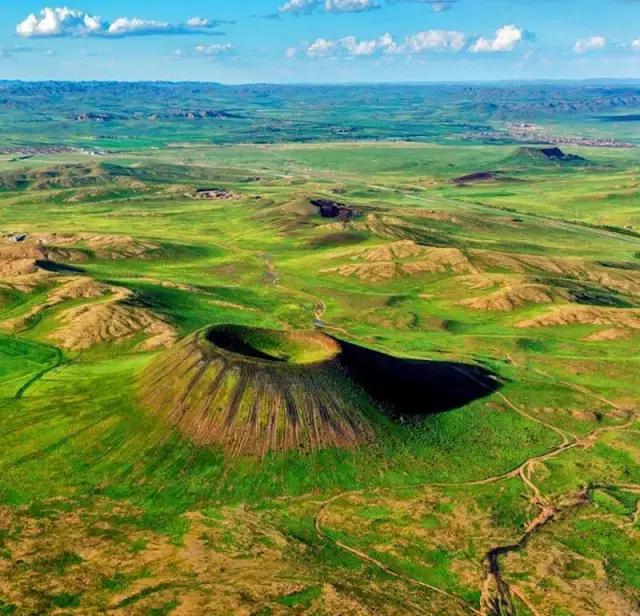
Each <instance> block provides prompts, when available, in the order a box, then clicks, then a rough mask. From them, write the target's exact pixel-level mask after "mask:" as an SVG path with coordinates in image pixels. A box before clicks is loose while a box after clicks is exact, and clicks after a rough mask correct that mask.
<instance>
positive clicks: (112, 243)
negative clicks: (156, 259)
mask: <svg viewBox="0 0 640 616" xmlns="http://www.w3.org/2000/svg"><path fill="white" fill-rule="evenodd" d="M76 242H77V243H81V244H83V245H85V246H86V247H87V248H89V250H91V251H92V252H93V253H94V254H95V256H96V257H97V258H98V259H142V258H148V257H150V256H152V254H153V253H154V252H157V251H158V250H160V246H159V245H158V244H155V243H153V242H145V241H140V240H136V239H134V238H132V237H130V236H128V235H87V234H80V235H78V236H77V237H76Z"/></svg>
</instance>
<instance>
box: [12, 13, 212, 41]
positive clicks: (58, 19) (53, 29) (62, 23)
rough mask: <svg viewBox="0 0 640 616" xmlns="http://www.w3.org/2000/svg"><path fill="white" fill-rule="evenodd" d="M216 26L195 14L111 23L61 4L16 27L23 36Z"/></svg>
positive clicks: (198, 29) (171, 31)
mask: <svg viewBox="0 0 640 616" xmlns="http://www.w3.org/2000/svg"><path fill="white" fill-rule="evenodd" d="M216 25H217V22H214V21H211V20H207V19H203V18H201V17H192V18H191V19H189V20H188V21H187V23H186V24H177V25H176V24H170V23H168V22H166V21H156V20H153V19H140V18H137V17H133V18H129V17H118V18H117V19H115V20H114V21H112V22H108V21H106V20H104V19H102V18H101V17H97V16H95V15H91V14H89V13H86V12H84V11H77V10H74V9H69V8H67V7H62V8H60V7H59V8H44V9H42V10H41V11H40V13H39V14H38V15H36V14H35V13H32V14H31V15H29V16H28V17H27V18H26V19H24V20H23V21H21V22H20V23H19V24H18V25H17V26H16V34H18V36H21V37H23V38H38V37H40V38H48V37H63V36H76V37H88V36H107V37H109V36H111V37H124V36H142V35H148V34H200V33H206V32H207V30H209V31H210V29H211V28H213V27H215V26H216Z"/></svg>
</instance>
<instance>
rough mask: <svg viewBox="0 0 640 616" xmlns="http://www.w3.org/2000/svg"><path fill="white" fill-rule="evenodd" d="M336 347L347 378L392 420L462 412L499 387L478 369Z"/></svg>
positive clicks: (492, 377)
mask: <svg viewBox="0 0 640 616" xmlns="http://www.w3.org/2000/svg"><path fill="white" fill-rule="evenodd" d="M339 343H340V345H341V347H342V352H341V354H340V357H339V359H340V363H341V365H342V366H343V368H344V369H345V371H346V373H347V374H348V375H349V377H350V378H351V379H352V380H353V381H354V382H356V383H357V384H358V385H360V386H361V387H363V389H364V390H365V391H366V392H367V393H368V394H369V396H370V397H371V398H372V399H373V400H375V401H377V402H379V403H381V404H383V405H384V407H385V408H386V409H387V410H388V411H389V412H390V414H391V416H392V417H395V418H400V417H405V416H418V417H419V416H424V415H427V414H430V413H440V412H444V411H449V410H453V409H456V408H460V407H462V406H465V405H467V404H469V403H470V402H473V401H474V400H477V399H479V398H485V397H487V396H489V395H491V394H492V393H493V392H495V391H497V390H498V389H500V387H501V383H500V381H499V380H498V378H497V377H496V375H494V374H493V373H492V372H490V371H489V370H487V369H486V368H483V367H481V366H474V365H470V364H463V363H458V362H441V361H427V360H417V359H405V358H401V357H394V356H392V355H387V354H385V353H380V352H379V351H374V350H371V349H368V348H365V347H361V346H358V345H356V344H352V343H350V342H345V341H342V340H341V341H339Z"/></svg>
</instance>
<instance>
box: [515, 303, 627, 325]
mask: <svg viewBox="0 0 640 616" xmlns="http://www.w3.org/2000/svg"><path fill="white" fill-rule="evenodd" d="M555 325H608V326H614V327H618V328H627V329H634V330H640V310H628V309H619V308H596V307H592V306H565V307H564V308H558V309H556V310H553V311H551V312H548V313H546V314H543V315H541V316H539V317H535V318H533V319H528V320H526V321H521V322H520V323H518V324H517V325H516V327H520V328H528V327H552V326H555Z"/></svg>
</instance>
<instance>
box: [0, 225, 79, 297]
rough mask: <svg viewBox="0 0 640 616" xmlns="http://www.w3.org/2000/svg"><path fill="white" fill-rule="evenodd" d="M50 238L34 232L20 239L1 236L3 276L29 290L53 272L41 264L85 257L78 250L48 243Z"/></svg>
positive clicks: (4, 278)
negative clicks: (31, 235)
mask: <svg viewBox="0 0 640 616" xmlns="http://www.w3.org/2000/svg"><path fill="white" fill-rule="evenodd" d="M46 239H47V238H46V236H39V237H38V236H33V237H29V238H27V239H25V240H23V241H22V242H16V241H13V240H12V239H10V238H0V280H3V281H4V282H6V283H8V284H9V285H11V286H14V287H15V288H17V289H19V290H22V291H29V290H31V289H32V288H33V287H34V286H36V285H38V284H40V283H41V282H43V281H44V280H46V279H47V278H49V277H50V276H52V273H51V272H48V271H46V270H45V269H44V268H42V267H40V266H39V264H41V263H45V262H58V261H68V260H72V259H74V258H75V259H76V260H80V259H81V258H82V257H83V255H82V253H77V251H73V250H68V249H65V248H60V247H52V246H48V245H47V244H46V243H45V241H46Z"/></svg>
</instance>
